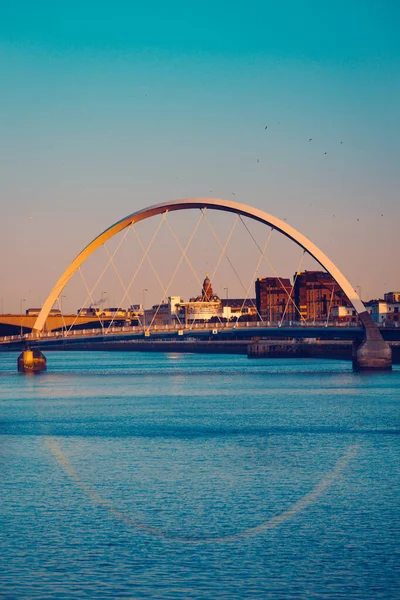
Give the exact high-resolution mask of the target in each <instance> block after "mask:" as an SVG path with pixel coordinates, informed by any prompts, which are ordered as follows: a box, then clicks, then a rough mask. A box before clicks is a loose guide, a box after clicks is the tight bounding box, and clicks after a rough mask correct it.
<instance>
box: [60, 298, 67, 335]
mask: <svg viewBox="0 0 400 600" xmlns="http://www.w3.org/2000/svg"><path fill="white" fill-rule="evenodd" d="M66 297H67V296H64V295H62V296H60V313H61V333H62V335H63V336H64V321H63V307H62V300H63V298H66Z"/></svg>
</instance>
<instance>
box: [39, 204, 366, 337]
mask: <svg viewBox="0 0 400 600" xmlns="http://www.w3.org/2000/svg"><path fill="white" fill-rule="evenodd" d="M194 208H197V209H208V208H210V209H213V210H221V211H225V212H232V213H235V214H238V215H242V216H244V217H249V218H250V219H253V220H255V221H259V222H261V223H263V224H265V225H268V226H270V227H272V228H273V229H276V230H277V231H279V232H280V233H282V234H283V235H285V236H286V237H288V238H289V239H291V240H292V241H293V242H295V243H296V244H298V245H299V246H300V247H301V248H303V249H304V250H306V251H307V252H308V253H309V254H310V255H311V256H312V257H313V258H314V259H315V260H316V261H317V262H318V263H319V264H320V265H321V266H322V267H323V268H324V269H325V270H326V271H327V272H328V273H329V274H330V275H331V276H332V277H333V279H334V280H335V281H336V283H337V284H338V285H339V287H340V288H341V289H342V290H343V292H344V293H345V294H346V296H347V297H348V299H349V300H350V302H351V303H352V305H353V307H354V309H355V311H356V312H357V314H360V313H363V312H365V306H364V304H363V303H362V301H361V300H360V298H359V296H358V294H357V293H356V292H355V290H354V288H353V286H352V285H351V284H350V282H349V281H348V279H347V278H346V277H345V276H344V275H343V273H342V272H341V271H340V270H339V269H338V267H337V266H336V265H335V264H334V263H333V262H332V261H331V260H330V259H329V258H328V257H327V256H326V255H325V254H324V253H323V252H322V251H321V250H320V249H319V248H318V247H317V246H316V245H315V244H313V242H311V241H310V240H309V239H308V238H306V237H305V236H304V235H303V234H302V233H300V232H299V231H297V230H296V229H294V228H293V227H291V226H290V225H288V224H287V223H286V222H284V221H281V220H280V219H278V218H277V217H274V216H273V215H270V214H268V213H266V212H264V211H262V210H259V209H257V208H253V207H251V206H247V205H246V204H241V203H239V202H232V201H230V200H220V199H218V198H185V199H182V200H174V201H172V202H164V203H162V204H155V205H153V206H149V207H148V208H144V209H142V210H139V211H137V212H135V213H132V214H130V215H128V216H127V217H125V218H123V219H121V220H120V221H117V223H114V225H111V227H108V229H106V230H105V231H103V232H102V233H100V235H98V236H97V237H95V238H94V240H92V241H91V242H90V244H88V245H87V246H86V248H84V249H83V250H82V251H81V252H80V253H79V254H78V256H77V257H76V258H75V259H74V260H73V261H72V262H71V264H70V265H69V266H68V267H67V268H66V269H65V271H64V273H63V274H62V275H61V277H60V278H59V280H58V281H57V283H56V284H55V286H54V287H53V289H52V290H51V292H50V294H49V296H48V297H47V299H46V301H45V302H44V304H43V307H42V309H41V311H40V313H39V315H38V317H37V319H36V321H35V324H34V327H33V329H34V331H42V330H43V328H44V325H45V323H46V319H47V317H48V315H49V313H50V310H51V309H52V307H53V305H54V303H55V302H56V300H57V298H58V297H59V296H60V294H61V292H62V291H63V289H64V287H65V286H66V285H67V283H68V281H69V280H70V279H71V277H72V276H73V275H74V273H75V272H76V271H77V270H78V269H79V267H80V266H81V265H82V264H83V263H84V262H85V261H86V260H87V259H88V258H89V256H90V255H91V254H93V252H94V251H95V250H97V248H99V247H100V246H102V245H103V244H104V243H105V242H107V241H108V240H109V239H110V238H112V237H114V236H115V235H117V234H118V233H120V232H121V231H123V230H124V229H126V228H127V227H129V226H130V225H132V224H133V223H139V222H140V221H144V220H145V219H149V218H150V217H154V216H156V215H160V214H163V213H165V212H173V211H178V210H188V209H194Z"/></svg>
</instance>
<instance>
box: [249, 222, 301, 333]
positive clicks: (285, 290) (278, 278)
mask: <svg viewBox="0 0 400 600" xmlns="http://www.w3.org/2000/svg"><path fill="white" fill-rule="evenodd" d="M243 224H244V226H245V227H246V229H247V231H248V232H249V235H250V237H251V238H252V240H253V241H254V243H255V244H256V246H257V248H258V249H259V250H260V252H261V248H260V246H259V245H258V243H257V240H256V239H255V238H254V236H253V234H252V233H251V231H250V230H249V228H248V227H247V225H246V223H244V222H243ZM264 259H265V261H266V262H267V264H268V266H269V267H270V268H271V269H272V271H273V273H274V275H275V277H276V279H277V280H278V281H279V283H280V285H281V286H282V288H283V290H284V292H285V293H286V295H287V296H288V297H289V298H290V299H291V302H292V304H293V305H294V307H295V309H296V310H297V312H298V313H299V315H300V319H301V320H303V321H304V322H306V320H305V318H304V317H303V315H302V314H301V312H300V309H299V308H298V306H296V303H295V301H294V300H293V298H291V295H290V294H289V293H288V291H287V289H286V288H285V286H284V285H283V283H282V280H281V278H280V277H279V275H278V273H277V272H276V270H275V268H274V266H273V264H272V263H271V261H270V260H269V259H268V258H267V257H266V256H264Z"/></svg>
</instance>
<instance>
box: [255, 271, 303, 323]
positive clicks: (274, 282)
mask: <svg viewBox="0 0 400 600" xmlns="http://www.w3.org/2000/svg"><path fill="white" fill-rule="evenodd" d="M256 307H257V311H258V313H259V314H260V315H261V317H262V319H263V320H264V321H271V322H279V321H281V320H284V321H294V320H298V318H296V316H295V315H296V312H297V311H296V309H295V307H294V304H293V286H292V284H291V283H290V280H289V279H287V278H286V279H285V278H281V277H265V278H264V279H261V278H260V279H257V281H256Z"/></svg>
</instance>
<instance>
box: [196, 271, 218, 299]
mask: <svg viewBox="0 0 400 600" xmlns="http://www.w3.org/2000/svg"><path fill="white" fill-rule="evenodd" d="M190 302H219V303H221V299H220V298H219V296H217V294H214V291H213V289H212V285H211V280H210V278H209V277H208V275H206V277H205V279H204V281H203V287H202V289H201V294H200V296H196V298H190Z"/></svg>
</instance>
